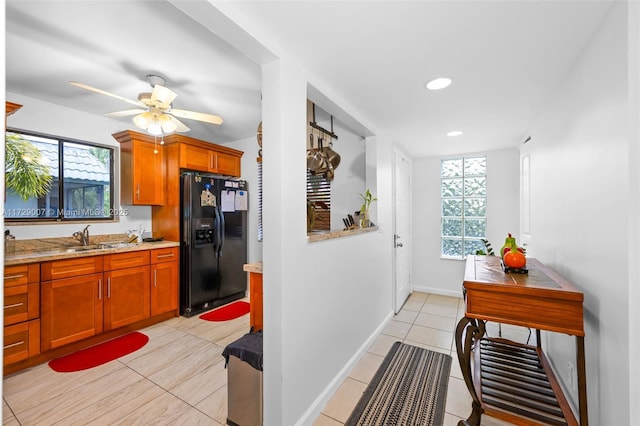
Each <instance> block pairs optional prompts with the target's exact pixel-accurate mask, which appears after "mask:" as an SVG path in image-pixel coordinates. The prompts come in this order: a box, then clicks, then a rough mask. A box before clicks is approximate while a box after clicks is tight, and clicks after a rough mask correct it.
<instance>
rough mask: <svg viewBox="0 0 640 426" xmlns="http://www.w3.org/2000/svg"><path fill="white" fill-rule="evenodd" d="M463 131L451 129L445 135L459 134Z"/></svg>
mask: <svg viewBox="0 0 640 426" xmlns="http://www.w3.org/2000/svg"><path fill="white" fill-rule="evenodd" d="M463 133H464V132H463V131H462V130H453V131H451V132H449V133H447V136H460V135H461V134H463Z"/></svg>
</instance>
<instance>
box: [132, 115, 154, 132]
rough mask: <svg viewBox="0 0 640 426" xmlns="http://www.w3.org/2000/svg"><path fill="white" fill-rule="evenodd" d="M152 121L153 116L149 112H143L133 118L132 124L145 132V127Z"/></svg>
mask: <svg viewBox="0 0 640 426" xmlns="http://www.w3.org/2000/svg"><path fill="white" fill-rule="evenodd" d="M153 119H154V115H153V114H152V113H150V112H149V111H145V112H143V113H142V114H138V115H136V116H135V117H133V123H134V124H135V125H136V126H138V127H140V128H141V129H144V130H147V127H149V124H151V123H152V122H153Z"/></svg>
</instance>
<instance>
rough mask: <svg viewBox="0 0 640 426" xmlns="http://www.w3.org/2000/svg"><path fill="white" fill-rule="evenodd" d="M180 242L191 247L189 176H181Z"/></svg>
mask: <svg viewBox="0 0 640 426" xmlns="http://www.w3.org/2000/svg"><path fill="white" fill-rule="evenodd" d="M182 206H183V207H182V227H183V234H182V242H183V243H185V244H186V245H187V246H191V175H188V174H184V175H182Z"/></svg>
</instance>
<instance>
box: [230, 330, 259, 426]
mask: <svg viewBox="0 0 640 426" xmlns="http://www.w3.org/2000/svg"><path fill="white" fill-rule="evenodd" d="M222 356H224V358H225V362H226V367H227V392H228V405H227V424H228V425H231V426H260V425H262V331H260V332H257V333H247V334H245V335H244V336H242V337H241V338H239V339H238V340H236V341H235V342H233V343H230V344H229V345H227V347H226V348H225V349H224V351H223V352H222Z"/></svg>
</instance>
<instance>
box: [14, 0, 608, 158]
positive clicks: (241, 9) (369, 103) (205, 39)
mask: <svg viewBox="0 0 640 426" xmlns="http://www.w3.org/2000/svg"><path fill="white" fill-rule="evenodd" d="M6 3H7V5H6V56H7V58H6V68H7V69H6V88H7V91H9V92H15V93H19V94H24V95H27V96H31V97H35V98H39V99H43V100H45V101H49V102H53V103H56V104H60V105H64V106H68V107H71V108H76V109H79V110H83V111H88V112H92V113H95V114H104V113H108V112H113V111H117V110H120V109H128V108H129V106H128V104H126V103H124V102H121V101H118V100H116V99H112V98H109V97H105V96H101V95H98V94H94V93H90V92H87V91H84V90H82V89H78V88H76V87H73V86H70V85H69V84H68V82H69V81H70V80H76V81H80V82H82V83H85V84H88V85H90V86H94V87H98V88H100V89H103V90H106V91H109V92H112V93H115V94H118V95H121V96H124V97H127V98H131V99H136V97H137V94H138V93H139V92H142V91H148V89H149V86H148V84H147V82H146V81H145V76H146V75H147V74H152V73H158V74H161V75H163V76H164V77H165V78H166V79H167V86H168V87H169V88H171V89H173V90H174V91H175V92H177V93H178V98H177V99H176V100H175V101H174V107H175V108H180V109H187V110H195V111H199V112H206V113H211V114H217V115H221V116H222V117H223V118H224V120H225V122H224V123H223V124H222V125H221V126H213V125H209V124H200V123H198V122H195V121H192V120H189V121H188V122H187V120H183V121H185V124H187V125H188V126H189V127H191V128H192V131H191V132H189V133H188V135H189V136H191V137H195V138H202V139H205V140H210V141H214V142H217V143H224V142H227V141H233V140H237V139H241V138H245V137H251V136H255V131H256V127H257V123H258V122H259V121H260V68H259V66H258V65H256V64H255V63H253V62H252V61H250V60H249V59H248V58H246V57H244V56H243V55H242V54H240V53H239V52H237V51H236V50H234V49H233V48H232V47H230V46H229V45H228V44H226V43H225V42H223V41H222V40H220V39H219V38H218V37H216V36H215V35H214V34H213V33H212V32H210V31H208V30H206V29H204V28H203V27H202V26H200V25H197V24H195V23H194V22H193V21H192V20H190V18H188V17H187V16H186V15H184V14H183V13H182V12H180V11H179V10H178V9H176V8H175V7H174V6H173V5H171V4H170V3H166V2H164V1H126V2H124V1H91V2H79V1H43V2H35V1H27V2H24V1H18V0H7V2H6ZM612 4H613V2H612V1H576V0H569V1H555V0H541V1H524V0H511V1H484V0H476V1H452V0H448V1H426V0H425V1H390V0H389V1H369V2H365V1H332V2H326V1H300V2H293V1H269V0H267V1H246V0H245V1H237V2H233V4H232V5H231V6H229V4H226V7H233V8H234V9H235V10H236V11H237V12H238V13H241V14H242V15H243V16H246V17H247V20H248V22H253V23H254V24H255V25H257V26H259V27H261V32H262V34H266V35H267V36H268V37H269V38H270V39H271V41H273V42H275V43H276V44H277V45H279V46H280V47H281V48H282V49H283V50H286V51H288V52H289V53H290V54H291V55H292V56H293V57H295V58H296V59H297V60H298V61H299V62H300V63H302V64H303V65H304V66H306V68H308V69H309V70H311V71H312V72H313V74H314V76H315V77H316V78H318V79H320V80H321V81H322V82H323V83H325V84H326V85H328V86H329V87H331V88H332V89H333V90H334V92H335V93H340V95H341V97H342V98H343V99H345V100H347V101H348V102H349V103H350V105H351V106H352V107H353V108H354V109H355V110H356V111H357V113H358V115H360V116H362V117H365V118H366V119H367V121H368V122H370V123H374V124H375V130H376V131H380V132H384V133H385V134H387V135H390V136H391V137H392V138H393V140H394V141H395V142H396V143H398V144H399V145H400V146H401V147H402V149H403V150H404V151H405V152H406V153H407V154H408V155H410V156H413V157H421V156H427V155H451V154H460V153H466V152H476V151H481V150H489V149H499V148H504V147H509V146H517V145H519V144H521V143H522V142H523V141H524V140H525V138H526V137H528V136H529V131H530V130H529V129H530V128H531V126H532V124H533V122H534V121H535V119H536V117H537V116H538V115H539V114H540V113H541V111H542V109H543V108H544V105H545V104H546V102H548V101H549V100H550V98H551V97H552V96H553V94H554V92H555V90H556V89H557V87H558V86H559V84H560V82H561V80H562V79H563V78H564V76H565V75H566V74H567V72H568V70H569V69H570V67H571V66H572V64H573V63H574V62H575V61H576V59H577V58H578V56H579V55H580V53H581V51H582V49H583V48H584V47H585V46H586V45H587V43H588V42H589V40H590V39H591V37H592V35H593V34H594V32H595V31H596V30H597V28H598V25H599V24H600V23H601V22H602V20H603V18H604V17H605V16H606V14H607V13H608V11H609V10H610V8H611V6H612ZM24 52H29V55H24ZM439 76H447V77H450V78H452V80H453V84H452V85H451V86H450V87H449V88H447V89H444V90H441V91H435V92H432V91H427V90H425V89H424V84H425V83H426V82H427V81H428V80H429V79H431V78H433V77H439ZM8 100H10V99H8ZM121 120H122V121H123V122H127V123H129V121H128V120H130V119H127V118H123V119H121ZM451 130H462V131H464V134H463V135H462V136H458V137H455V138H452V137H447V136H446V133H447V132H449V131H451Z"/></svg>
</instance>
